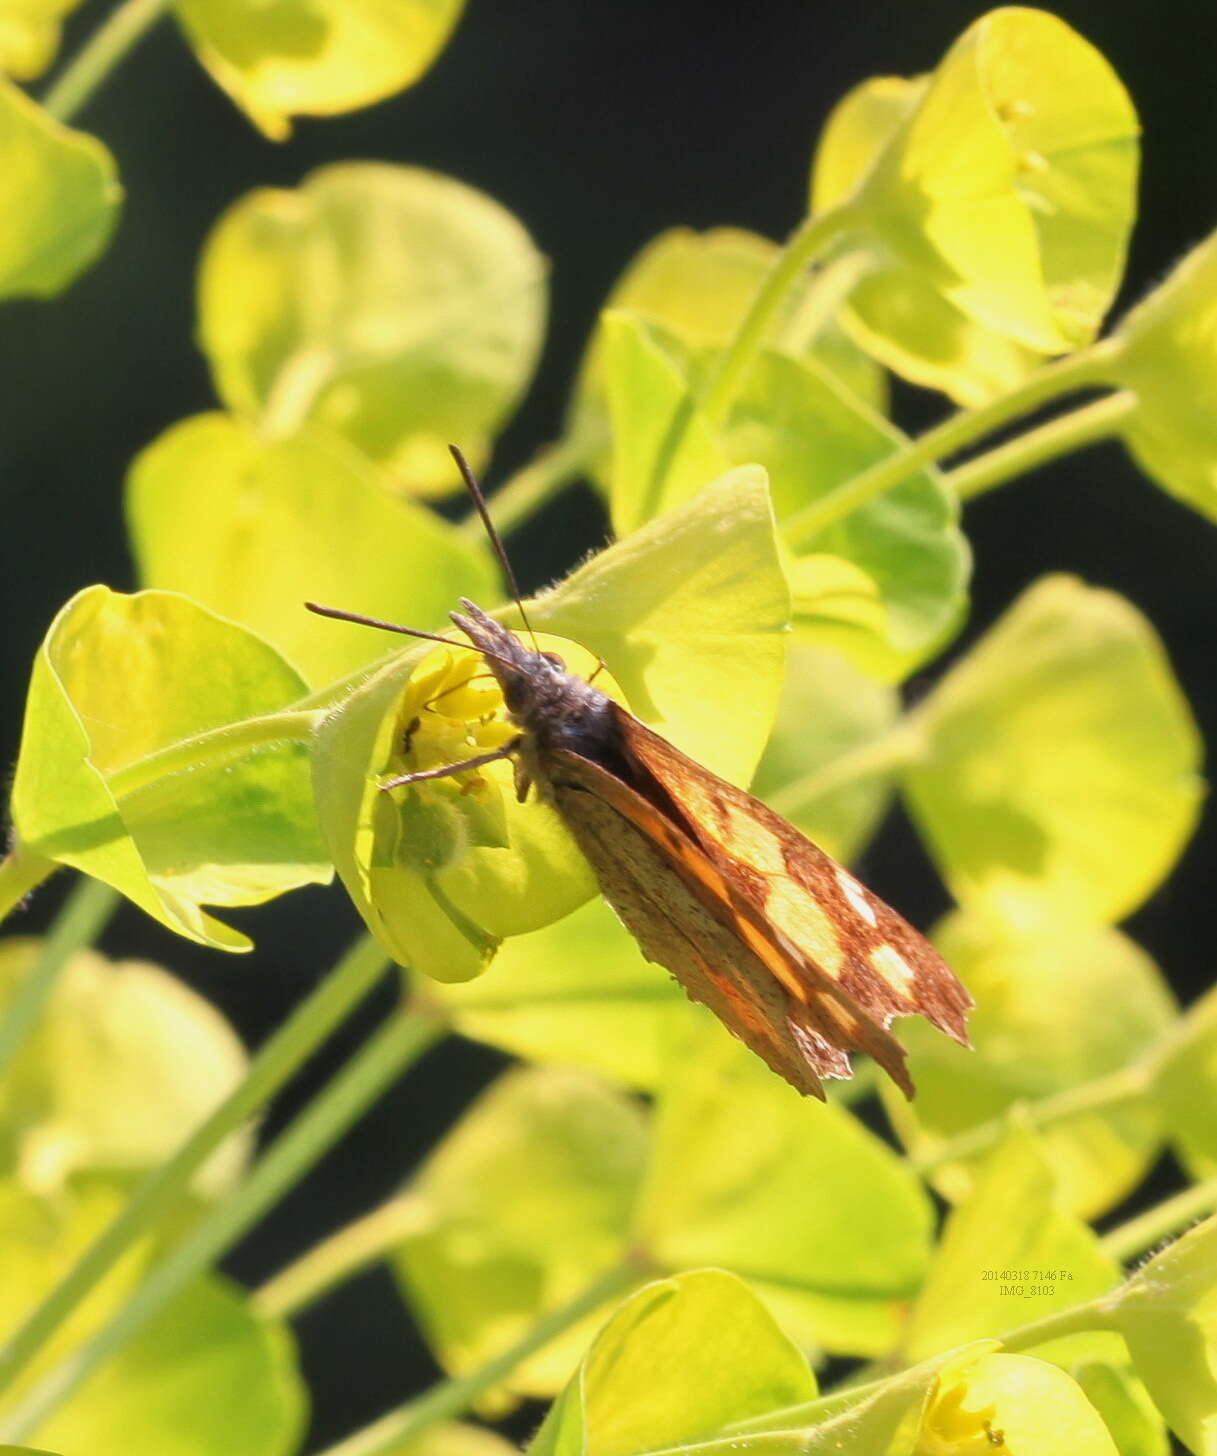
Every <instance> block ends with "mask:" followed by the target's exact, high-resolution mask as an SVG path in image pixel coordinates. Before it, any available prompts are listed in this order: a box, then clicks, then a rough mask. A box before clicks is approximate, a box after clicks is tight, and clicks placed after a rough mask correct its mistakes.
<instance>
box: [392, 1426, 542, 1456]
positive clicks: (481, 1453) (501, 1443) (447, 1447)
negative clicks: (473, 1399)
mask: <svg viewBox="0 0 1217 1456" xmlns="http://www.w3.org/2000/svg"><path fill="white" fill-rule="evenodd" d="M378 1456H518V1448H517V1447H516V1446H515V1445H514V1444H513V1443H512V1442H511V1441H508V1440H507V1439H506V1438H505V1437H503V1436H500V1435H497V1434H496V1433H495V1432H494V1431H488V1430H487V1429H486V1428H485V1427H484V1426H474V1425H469V1424H468V1423H466V1422H464V1421H445V1422H443V1423H442V1424H440V1425H436V1426H428V1427H427V1429H426V1430H425V1431H422V1432H420V1434H419V1435H417V1436H408V1437H406V1438H405V1439H404V1440H402V1441H399V1442H396V1443H394V1444H393V1445H391V1446H387V1445H382V1446H380V1448H379V1451H378Z"/></svg>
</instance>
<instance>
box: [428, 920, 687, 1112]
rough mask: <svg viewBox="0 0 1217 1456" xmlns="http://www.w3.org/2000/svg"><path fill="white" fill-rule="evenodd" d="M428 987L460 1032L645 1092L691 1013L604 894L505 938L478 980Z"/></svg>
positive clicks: (665, 1062)
mask: <svg viewBox="0 0 1217 1456" xmlns="http://www.w3.org/2000/svg"><path fill="white" fill-rule="evenodd" d="M425 994H426V996H427V999H428V1000H433V1001H438V1002H439V1003H440V1004H441V1005H442V1006H443V1008H444V1010H445V1012H446V1013H447V1015H448V1016H449V1017H450V1018H451V1022H452V1026H453V1029H454V1030H455V1031H458V1032H459V1033H460V1034H461V1035H462V1036H467V1037H470V1038H471V1039H472V1040H474V1041H482V1042H488V1043H489V1044H490V1045H491V1046H497V1047H501V1048H502V1049H503V1050H504V1051H508V1052H512V1053H514V1054H515V1055H516V1056H520V1057H525V1058H527V1059H528V1060H530V1061H537V1062H547V1063H553V1064H556V1065H558V1066H567V1067H582V1068H585V1069H587V1070H588V1071H592V1072H597V1073H600V1074H601V1075H602V1076H606V1077H610V1078H612V1079H613V1080H615V1081H618V1082H622V1083H624V1084H625V1085H626V1086H628V1087H637V1088H640V1089H642V1090H644V1091H650V1090H653V1089H654V1088H655V1087H656V1086H658V1084H659V1083H660V1081H661V1080H662V1079H663V1076H664V1072H665V1069H666V1067H668V1066H669V1065H670V1059H671V1057H672V1055H673V1050H674V1048H675V1047H676V1046H678V1045H679V1044H680V1042H681V1040H682V1039H683V1037H684V1036H685V1035H686V1034H687V1030H688V1026H689V1018H690V1016H691V1015H692V1014H693V1008H692V1006H691V1005H690V1003H689V1002H688V1000H687V999H686V998H685V994H684V992H683V991H682V990H681V989H680V987H679V986H678V985H677V984H676V982H675V981H674V980H673V979H672V978H671V976H669V975H668V974H667V972H666V971H664V970H663V969H661V968H660V967H659V966H653V965H651V964H650V963H649V962H647V961H645V960H644V959H643V957H642V952H641V951H640V950H639V949H638V946H637V944H636V943H635V941H634V939H633V937H632V936H631V935H630V933H629V932H628V931H627V930H626V929H625V927H624V926H623V925H622V924H621V922H620V921H619V920H618V919H617V918H616V916H614V914H613V912H612V911H611V910H610V909H609V908H608V906H607V905H606V904H605V903H604V901H603V900H600V899H595V900H592V901H590V902H589V903H588V904H586V905H583V906H582V907H581V908H580V909H578V910H576V911H575V912H574V914H572V915H567V916H565V917H564V918H563V919H561V920H558V921H556V922H555V923H554V924H553V925H547V926H545V927H544V928H543V929H541V930H535V931H533V932H532V933H531V934H530V935H517V936H513V937H512V938H511V939H510V940H507V941H505V942H504V944H503V946H502V948H501V949H500V950H499V952H498V954H497V955H496V956H495V959H494V962H493V964H492V965H491V966H490V967H489V969H488V970H487V971H486V972H485V973H484V974H483V975H481V976H479V977H478V978H477V980H475V981H470V982H468V983H466V984H464V985H451V986H447V985H436V984H433V983H432V984H428V985H427V986H426V988H425Z"/></svg>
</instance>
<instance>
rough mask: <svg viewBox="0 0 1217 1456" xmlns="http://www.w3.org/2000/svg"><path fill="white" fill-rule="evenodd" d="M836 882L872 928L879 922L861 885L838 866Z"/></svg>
mask: <svg viewBox="0 0 1217 1456" xmlns="http://www.w3.org/2000/svg"><path fill="white" fill-rule="evenodd" d="M837 884H838V885H840V887H841V893H842V894H843V895H844V896H845V898H846V899H847V900H848V901H849V903H850V904H851V905H852V906H853V908H854V909H855V910H856V911H857V912H858V914H859V915H861V917H862V918H863V920H865V921H866V923H867V925H869V926H870V927H871V928H872V929H874V927H875V926H877V925H878V924H879V921H878V918H877V916H876V915H875V910H874V906H873V905H872V904H871V902H870V901H869V900H868V899H867V898H866V893H865V891H864V890H863V889H862V886H861V885H860V884H859V883H858V882H857V880H855V879H854V877H853V875H850V874H847V873H846V872H845V871H844V870H843V869H841V867H840V866H838V867H837Z"/></svg>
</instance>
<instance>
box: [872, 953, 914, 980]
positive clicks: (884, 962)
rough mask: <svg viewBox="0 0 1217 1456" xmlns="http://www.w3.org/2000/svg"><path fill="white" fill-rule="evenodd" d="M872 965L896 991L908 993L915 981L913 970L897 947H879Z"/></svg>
mask: <svg viewBox="0 0 1217 1456" xmlns="http://www.w3.org/2000/svg"><path fill="white" fill-rule="evenodd" d="M870 963H871V965H872V966H874V968H875V970H877V971H878V972H879V974H880V975H881V976H882V977H883V979H884V980H885V981H886V982H887V983H888V985H889V986H891V988H892V989H893V990H894V991H906V990H907V989H908V987H909V985H910V983H911V982H912V980H913V968H912V966H910V965H909V963H908V961H906V960H905V958H904V957H903V956H902V955H901V954H900V952H899V951H898V950H896V949H895V947H893V946H890V945H877V946H876V947H875V948H874V950H872V951H871V953H870Z"/></svg>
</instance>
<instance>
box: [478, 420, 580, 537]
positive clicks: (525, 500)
mask: <svg viewBox="0 0 1217 1456" xmlns="http://www.w3.org/2000/svg"><path fill="white" fill-rule="evenodd" d="M593 453H594V451H593V448H592V442H591V441H590V440H589V439H587V438H586V437H581V436H578V435H568V436H567V437H566V438H565V439H563V440H559V441H558V443H557V444H556V445H551V446H549V448H548V449H546V450H542V451H541V453H540V454H539V455H538V456H537V457H536V459H535V460H533V461H531V462H530V463H529V464H528V465H526V466H525V467H524V468H523V470H517V471H516V473H515V474H514V475H513V476H512V477H511V478H510V479H509V480H507V481H505V482H504V483H503V484H502V485H501V486H500V487H499V488H498V490H496V491H495V493H494V494H493V495H492V496H490V497H489V498H488V499H487V502H486V505H487V508H488V509H489V511H490V519H491V520H492V521H493V522H494V524H495V529H496V530H497V531H498V533H499V535H500V536H507V535H509V534H510V533H511V532H512V531H514V530H515V528H516V527H517V526H518V525H520V524H521V523H522V522H523V521H526V520H527V519H528V517H529V516H531V515H532V514H533V513H534V512H535V511H538V510H540V508H541V507H542V506H543V505H544V504H545V503H546V501H548V500H551V499H552V498H553V497H554V496H555V495H557V494H558V492H559V491H560V490H561V489H562V488H563V487H564V486H566V485H569V484H570V482H571V481H572V480H574V478H575V477H576V476H577V475H579V474H580V473H581V472H582V471H584V470H586V469H587V466H588V463H589V462H590V460H591V458H592V455H593ZM460 529H461V531H462V532H463V533H464V535H465V536H467V537H468V538H469V539H470V540H471V541H477V542H484V541H485V539H486V530H485V527H484V526H483V525H482V521H481V517H480V516H479V515H478V513H477V512H476V511H475V510H473V509H470V512H469V514H468V515H467V516H466V517H465V519H464V520H463V521H462V522H461V527H460Z"/></svg>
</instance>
